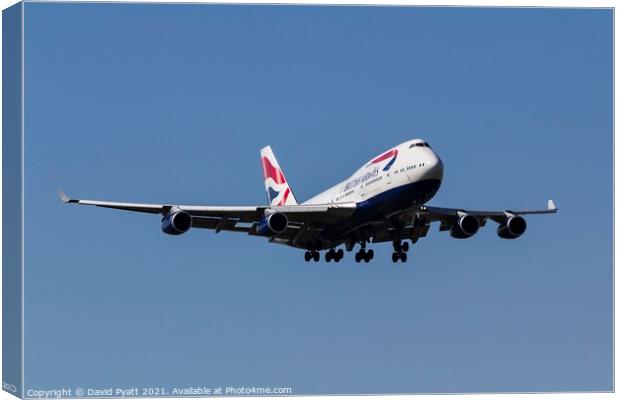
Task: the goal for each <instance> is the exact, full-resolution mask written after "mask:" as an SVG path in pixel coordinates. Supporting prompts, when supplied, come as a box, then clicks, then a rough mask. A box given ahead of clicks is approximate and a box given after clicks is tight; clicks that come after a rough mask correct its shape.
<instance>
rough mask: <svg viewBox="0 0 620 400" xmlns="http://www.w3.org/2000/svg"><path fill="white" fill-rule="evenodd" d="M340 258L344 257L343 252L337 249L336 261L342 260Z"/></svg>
mask: <svg viewBox="0 0 620 400" xmlns="http://www.w3.org/2000/svg"><path fill="white" fill-rule="evenodd" d="M342 257H344V251H343V250H342V249H338V251H337V252H336V261H340V260H342Z"/></svg>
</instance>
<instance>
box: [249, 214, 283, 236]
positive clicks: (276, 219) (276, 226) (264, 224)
mask: <svg viewBox="0 0 620 400" xmlns="http://www.w3.org/2000/svg"><path fill="white" fill-rule="evenodd" d="M287 226H288V218H287V217H286V215H284V214H282V213H280V212H274V213H271V214H267V215H265V216H264V217H263V218H261V220H260V222H259V223H258V226H257V227H256V232H258V233H259V234H260V235H265V236H271V235H277V234H278V233H282V232H284V230H285V229H286V227H287Z"/></svg>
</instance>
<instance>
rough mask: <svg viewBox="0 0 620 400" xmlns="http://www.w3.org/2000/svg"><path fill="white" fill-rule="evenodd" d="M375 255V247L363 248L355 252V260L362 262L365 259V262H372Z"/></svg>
mask: <svg viewBox="0 0 620 400" xmlns="http://www.w3.org/2000/svg"><path fill="white" fill-rule="evenodd" d="M374 257H375V251H374V250H373V249H370V250H366V249H364V248H361V249H359V250H358V251H357V253H355V262H360V261H362V260H364V261H365V262H370V260H372V259H373V258H374Z"/></svg>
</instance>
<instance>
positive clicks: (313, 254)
mask: <svg viewBox="0 0 620 400" xmlns="http://www.w3.org/2000/svg"><path fill="white" fill-rule="evenodd" d="M320 259H321V255H320V254H319V252H318V251H316V250H312V251H310V250H309V251H306V253H305V254H304V260H306V262H308V261H310V260H312V261H314V262H319V260H320Z"/></svg>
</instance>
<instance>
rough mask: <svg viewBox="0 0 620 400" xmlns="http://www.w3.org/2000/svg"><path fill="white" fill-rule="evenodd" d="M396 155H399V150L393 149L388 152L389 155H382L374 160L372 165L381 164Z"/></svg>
mask: <svg viewBox="0 0 620 400" xmlns="http://www.w3.org/2000/svg"><path fill="white" fill-rule="evenodd" d="M396 155H398V150H396V149H393V150H390V151H388V152H387V153H384V154H382V155H380V156H379V157H377V158H375V159H374V160H372V161H371V163H372V164H376V163H379V162H381V161H384V160H387V159H388V158H390V157H396Z"/></svg>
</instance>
